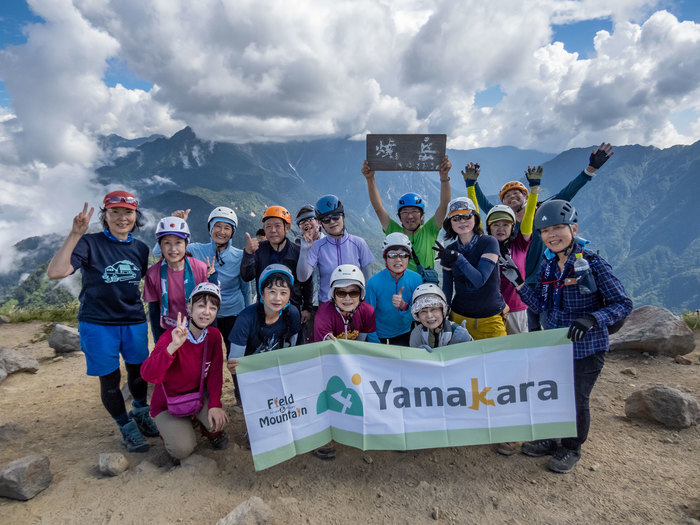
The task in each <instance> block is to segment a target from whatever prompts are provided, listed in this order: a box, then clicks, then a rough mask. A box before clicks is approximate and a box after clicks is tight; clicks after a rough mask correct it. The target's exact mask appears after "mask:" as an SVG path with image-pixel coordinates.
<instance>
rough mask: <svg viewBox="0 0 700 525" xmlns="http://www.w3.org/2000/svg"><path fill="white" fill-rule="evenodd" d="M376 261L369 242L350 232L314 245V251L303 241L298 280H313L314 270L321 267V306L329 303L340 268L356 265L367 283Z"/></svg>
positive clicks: (321, 240)
mask: <svg viewBox="0 0 700 525" xmlns="http://www.w3.org/2000/svg"><path fill="white" fill-rule="evenodd" d="M373 260H374V255H372V252H371V251H370V249H369V246H367V242H366V241H365V240H364V239H363V238H362V237H358V236H356V235H350V234H349V233H348V232H347V231H345V232H344V233H343V236H342V237H340V238H335V237H331V236H330V235H328V236H327V237H324V238H322V239H319V240H318V241H315V242H314V243H313V245H312V246H311V247H309V245H308V243H306V242H305V241H303V240H302V241H301V254H300V255H299V264H298V265H297V275H299V279H302V280H304V281H305V280H307V279H309V278H310V277H311V274H312V273H313V271H314V268H315V267H317V266H318V269H319V273H320V275H321V284H320V289H319V291H318V302H319V303H322V302H324V301H327V300H328V299H329V297H328V292H329V290H330V287H331V274H332V273H333V270H335V269H336V268H337V267H338V266H340V265H341V264H354V265H355V266H357V267H358V268H360V269H361V270H362V273H363V274H364V275H365V280H369V277H370V276H369V275H367V273H368V272H369V265H370V263H371V262H372V261H373Z"/></svg>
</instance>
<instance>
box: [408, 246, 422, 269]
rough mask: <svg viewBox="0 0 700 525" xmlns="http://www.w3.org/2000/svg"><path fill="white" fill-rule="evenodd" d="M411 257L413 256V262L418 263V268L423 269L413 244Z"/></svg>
mask: <svg viewBox="0 0 700 525" xmlns="http://www.w3.org/2000/svg"><path fill="white" fill-rule="evenodd" d="M411 257H412V258H413V262H414V263H416V268H418V271H420V270H422V269H423V267H422V266H421V264H420V261H419V260H418V256H417V255H416V251H415V250H414V249H413V246H411Z"/></svg>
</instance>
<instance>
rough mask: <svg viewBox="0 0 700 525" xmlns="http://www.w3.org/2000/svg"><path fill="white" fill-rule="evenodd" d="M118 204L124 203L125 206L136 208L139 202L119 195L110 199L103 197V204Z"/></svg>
mask: <svg viewBox="0 0 700 525" xmlns="http://www.w3.org/2000/svg"><path fill="white" fill-rule="evenodd" d="M119 202H125V203H126V204H133V205H134V206H138V204H139V201H137V200H136V199H135V198H134V197H122V196H121V195H113V196H112V197H105V200H104V204H117V203H119Z"/></svg>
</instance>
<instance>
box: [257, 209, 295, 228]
mask: <svg viewBox="0 0 700 525" xmlns="http://www.w3.org/2000/svg"><path fill="white" fill-rule="evenodd" d="M271 217H275V218H277V219H282V220H283V221H284V222H286V223H287V224H289V225H290V226H291V225H292V216H291V215H290V214H289V212H288V211H287V208H283V207H282V206H270V207H269V208H268V209H266V210H265V213H263V217H262V221H263V222H265V221H266V220H267V219H269V218H271Z"/></svg>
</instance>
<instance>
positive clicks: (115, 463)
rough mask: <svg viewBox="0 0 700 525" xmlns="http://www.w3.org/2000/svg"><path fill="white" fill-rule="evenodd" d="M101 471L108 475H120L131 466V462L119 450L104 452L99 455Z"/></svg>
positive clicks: (98, 460)
mask: <svg viewBox="0 0 700 525" xmlns="http://www.w3.org/2000/svg"><path fill="white" fill-rule="evenodd" d="M97 465H98V467H99V469H100V472H101V473H102V474H104V475H106V476H118V475H119V474H121V473H122V472H124V471H125V470H126V469H128V468H129V462H128V461H127V460H126V458H125V457H124V454H119V453H118V452H103V453H101V454H100V455H98V456H97Z"/></svg>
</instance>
